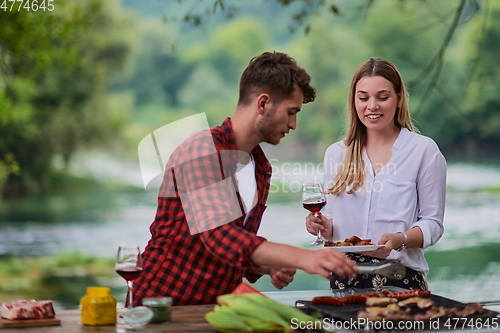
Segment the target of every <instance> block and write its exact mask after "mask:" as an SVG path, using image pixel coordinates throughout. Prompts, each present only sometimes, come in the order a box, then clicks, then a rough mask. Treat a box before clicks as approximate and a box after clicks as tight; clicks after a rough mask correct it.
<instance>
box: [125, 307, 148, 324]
mask: <svg viewBox="0 0 500 333" xmlns="http://www.w3.org/2000/svg"><path fill="white" fill-rule="evenodd" d="M151 319H153V311H152V310H151V309H149V308H147V307H145V306H138V307H135V308H132V309H130V310H128V311H127V312H125V313H124V314H123V320H124V321H125V322H126V323H127V324H129V325H130V326H132V327H140V326H144V325H146V324H147V323H149V322H150V320H151Z"/></svg>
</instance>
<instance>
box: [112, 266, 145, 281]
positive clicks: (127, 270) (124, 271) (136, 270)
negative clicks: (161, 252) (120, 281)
mask: <svg viewBox="0 0 500 333" xmlns="http://www.w3.org/2000/svg"><path fill="white" fill-rule="evenodd" d="M116 272H117V273H118V274H120V275H121V277H122V278H124V279H125V280H126V281H134V280H135V279H137V278H138V277H139V275H141V273H142V267H124V268H121V269H117V270H116Z"/></svg>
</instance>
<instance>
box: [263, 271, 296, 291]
mask: <svg viewBox="0 0 500 333" xmlns="http://www.w3.org/2000/svg"><path fill="white" fill-rule="evenodd" d="M295 272H296V270H295V269H293V268H270V269H269V276H270V277H271V283H272V284H273V286H275V287H276V288H277V289H283V288H285V287H286V286H288V284H289V283H290V282H292V281H293V276H294V275H295Z"/></svg>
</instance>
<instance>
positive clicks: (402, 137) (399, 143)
mask: <svg viewBox="0 0 500 333" xmlns="http://www.w3.org/2000/svg"><path fill="white" fill-rule="evenodd" d="M409 133H410V131H409V130H408V129H407V128H406V127H402V128H401V130H400V131H399V134H398V137H397V139H396V141H394V144H393V145H392V149H393V150H399V149H400V148H402V147H403V146H404V144H405V142H406V140H407V138H408V134H409Z"/></svg>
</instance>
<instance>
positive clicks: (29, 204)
mask: <svg viewBox="0 0 500 333" xmlns="http://www.w3.org/2000/svg"><path fill="white" fill-rule="evenodd" d="M94 159H95V160H94ZM97 160H98V161H99V163H97V162H96V161H97ZM103 163H104V164H103ZM78 165H79V169H78V168H75V169H74V172H75V173H78V174H81V175H91V176H92V177H94V178H98V179H101V180H105V181H107V182H118V181H119V182H122V183H123V181H124V180H126V182H127V183H128V184H129V185H130V186H128V187H126V188H124V187H117V188H116V189H113V188H111V189H110V188H109V187H108V188H107V189H106V190H102V189H100V188H97V189H94V190H89V192H88V193H83V194H80V195H75V196H70V195H69V196H55V197H51V198H45V199H38V200H34V199H25V200H21V201H12V202H7V203H4V205H10V206H12V207H14V208H13V209H11V210H10V212H11V213H9V214H7V215H5V214H4V216H3V217H2V219H3V221H0V255H3V256H5V255H54V254H56V253H65V252H68V253H69V252H75V251H80V252H82V253H84V254H85V255H89V256H100V257H109V258H111V257H114V255H115V251H116V249H117V246H118V244H120V243H137V244H139V245H140V246H141V247H144V246H145V244H146V243H147V241H148V239H149V230H148V228H149V225H150V223H151V221H152V219H153V218H154V214H155V209H156V205H155V202H156V198H155V197H154V195H151V194H148V193H146V192H145V191H144V189H143V188H141V186H142V185H141V179H140V172H139V171H138V167H137V166H136V165H135V164H134V163H131V164H129V165H125V164H124V163H122V162H120V163H118V162H116V161H114V160H111V159H105V158H102V156H95V157H88V156H87V157H86V158H85V159H82V160H80V161H79V163H78ZM96 165H99V167H96ZM103 165H104V166H103ZM118 168H119V169H120V170H121V171H120V173H119V174H120V177H119V179H114V178H113V177H116V175H117V174H118V173H117V172H116V170H117V169H118ZM273 168H274V174H273V181H274V182H275V183H281V185H280V193H271V198H274V200H275V202H271V203H269V205H268V208H267V210H266V213H265V215H264V219H263V221H262V226H261V229H260V231H259V234H260V235H262V236H264V237H266V238H267V239H268V240H270V241H276V242H282V243H287V244H292V245H297V246H303V247H309V245H308V244H309V243H310V242H311V241H312V240H313V239H314V237H313V236H312V235H309V234H308V233H307V232H306V230H305V228H304V217H305V215H306V212H305V210H304V209H303V208H302V206H301V204H300V184H301V183H302V182H303V181H304V180H314V179H318V180H321V175H320V172H319V168H318V167H317V166H312V165H309V168H308V167H307V165H305V164H300V163H281V164H280V163H277V162H275V163H273ZM277 188H278V187H276V186H275V187H273V188H272V189H271V190H272V191H273V189H276V191H275V192H278V191H277ZM447 188H448V191H447V201H446V213H445V234H444V236H443V237H442V239H441V240H440V241H439V242H438V243H437V244H436V245H435V246H433V247H431V248H430V249H428V250H427V251H426V258H427V260H428V262H429V265H430V273H429V276H428V277H429V286H430V289H431V291H433V292H434V293H435V294H438V295H442V296H445V297H450V298H453V299H456V300H459V301H464V302H470V301H486V300H500V279H498V276H499V275H500V241H499V240H500V169H499V168H495V167H487V166H479V165H472V164H450V165H449V168H448V178H447ZM284 192H286V193H284ZM280 198H286V200H287V202H282V203H279V202H276V200H279V199H280ZM293 198H296V200H294V199H293ZM12 212H14V213H12ZM115 282H116V283H117V284H120V286H123V281H122V280H121V279H119V278H117V280H116V281H115ZM81 283H82V284H85V283H86V280H82V282H81ZM257 287H258V288H259V289H261V290H264V291H269V290H273V287H272V286H271V285H270V283H269V281H268V280H267V279H265V278H263V279H261V281H259V282H257ZM80 288H84V286H81V285H80ZM327 288H328V281H326V280H324V279H322V278H320V277H316V276H310V275H307V274H305V273H300V272H299V273H298V274H297V275H296V279H295V281H294V282H293V283H292V284H290V285H289V286H288V287H287V288H286V290H306V289H308V290H313V289H327ZM81 290H84V289H81ZM123 290H124V289H121V290H120V293H121V292H123ZM58 297H60V298H61V299H64V297H65V296H64V295H59V296H58ZM56 301H57V299H56ZM71 302H73V303H74V298H73V301H71ZM59 304H60V306H61V307H66V308H71V307H74V306H76V305H77V304H72V303H70V304H68V301H59ZM61 304H62V305H61ZM491 309H494V310H497V311H499V310H500V307H491Z"/></svg>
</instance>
